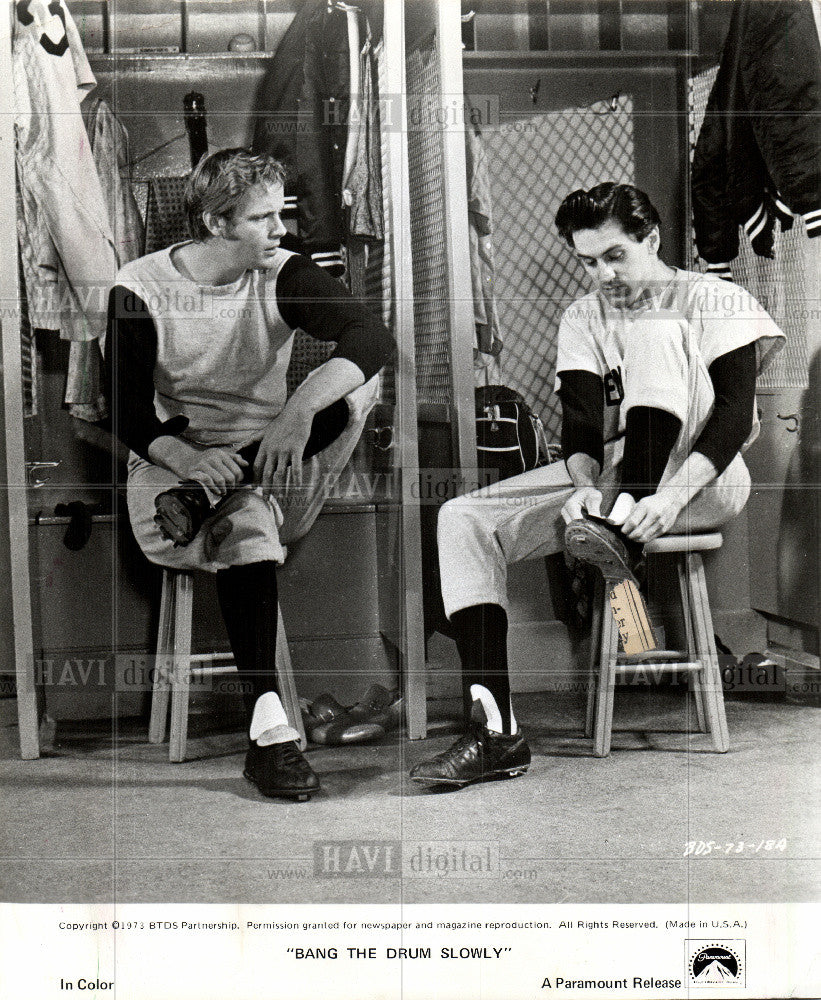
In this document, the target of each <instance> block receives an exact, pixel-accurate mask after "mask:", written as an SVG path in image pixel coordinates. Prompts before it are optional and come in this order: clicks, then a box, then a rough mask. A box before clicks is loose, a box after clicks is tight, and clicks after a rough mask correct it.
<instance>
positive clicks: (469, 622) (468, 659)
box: [451, 604, 512, 733]
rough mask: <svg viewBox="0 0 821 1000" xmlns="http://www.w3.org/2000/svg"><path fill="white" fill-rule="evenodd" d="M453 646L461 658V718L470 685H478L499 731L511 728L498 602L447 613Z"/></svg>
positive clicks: (468, 704)
mask: <svg viewBox="0 0 821 1000" xmlns="http://www.w3.org/2000/svg"><path fill="white" fill-rule="evenodd" d="M451 624H452V625H453V632H454V637H455V639H456V648H457V649H458V650H459V658H460V660H461V661H462V693H463V698H464V707H465V719H466V721H469V719H470V711H471V707H472V705H473V696H472V695H471V693H470V689H471V686H472V685H474V684H481V685H482V686H483V687H484V688H486V689H487V690H488V691H489V692H490V694H491V695H492V696H493V699H494V701H495V702H496V705H497V707H498V709H499V714H500V715H501V717H502V731H503V732H504V733H510V731H511V722H512V720H511V713H510V676H509V674H508V668H507V614H506V612H505V609H504V608H503V607H501V606H500V605H498V604H474V605H473V606H472V607H469V608H462V609H461V610H459V611H456V612H454V613H453V615H452V616H451Z"/></svg>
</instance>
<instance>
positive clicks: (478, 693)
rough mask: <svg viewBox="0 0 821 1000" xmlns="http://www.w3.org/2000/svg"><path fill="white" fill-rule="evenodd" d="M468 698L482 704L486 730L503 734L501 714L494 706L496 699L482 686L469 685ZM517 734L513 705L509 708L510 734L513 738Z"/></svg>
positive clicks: (497, 707) (496, 706)
mask: <svg viewBox="0 0 821 1000" xmlns="http://www.w3.org/2000/svg"><path fill="white" fill-rule="evenodd" d="M470 696H471V698H473V700H474V701H477V700H478V701H480V702H481V703H482V708H483V709H484V710H485V719H486V720H487V728H488V729H489V730H490V731H491V732H492V733H503V732H504V726H503V725H502V713H501V712H500V711H499V706H498V705H497V704H496V699H495V698H494V697H493V695H492V694H491V693H490V691H488V689H487V688H486V687H485V686H484V684H471V685H470ZM518 732H519V726H518V724H517V723H516V717H515V716H514V714H513V705H512V704H511V706H510V733H511V735H512V736H515V735H516V733H518Z"/></svg>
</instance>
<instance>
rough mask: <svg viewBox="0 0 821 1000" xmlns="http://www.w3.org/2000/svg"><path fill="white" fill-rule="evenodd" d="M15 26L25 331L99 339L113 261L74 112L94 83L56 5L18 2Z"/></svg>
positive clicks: (93, 171)
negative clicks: (28, 322) (26, 304)
mask: <svg viewBox="0 0 821 1000" xmlns="http://www.w3.org/2000/svg"><path fill="white" fill-rule="evenodd" d="M14 27H15V36H14V43H13V47H12V73H13V85H14V96H15V105H16V110H15V124H16V126H17V176H18V180H19V184H20V194H21V201H22V206H23V212H22V217H21V219H20V222H19V231H20V237H21V244H22V248H23V250H22V252H23V262H24V276H25V280H26V290H27V293H28V300H29V309H30V316H31V321H32V325H33V326H35V327H39V328H42V329H49V330H55V329H59V330H60V331H61V333H62V335H63V336H64V337H66V338H67V339H69V340H94V339H99V338H101V337H104V336H105V324H106V301H107V297H108V290H109V288H110V287H111V285H112V284H113V281H114V276H115V274H116V271H117V258H116V254H115V248H114V239H113V235H112V232H111V225H110V223H109V219H108V212H107V209H106V204H105V199H104V197H103V192H102V189H101V186H100V180H99V177H98V175H97V168H96V166H95V164H94V158H93V156H92V153H91V147H90V145H89V141H88V136H87V134H86V130H85V126H84V124H83V119H82V115H81V113H80V101H81V100H82V99H83V97H85V95H86V94H87V92H88V91H89V90H90V89H91V88H92V87H94V86H95V85H96V82H97V81H96V80H95V78H94V74H93V73H92V72H91V67H90V66H89V63H88V60H87V59H86V56H85V53H84V51H83V47H82V43H81V41H80V36H79V33H78V32H77V28H76V26H75V24H74V21H73V20H72V18H71V14H70V13H69V12H68V10H67V8H66V6H65V4H64V3H63V2H62V0H52V2H51V3H49V4H48V5H46V4H45V3H44V2H42V0H23V2H21V3H18V4H16V5H15V24H14Z"/></svg>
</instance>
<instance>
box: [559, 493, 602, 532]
mask: <svg viewBox="0 0 821 1000" xmlns="http://www.w3.org/2000/svg"><path fill="white" fill-rule="evenodd" d="M601 502H602V493H601V490H599V489H596V487H595V486H580V487H579V488H578V489H577V490H574V492H573V493H572V495H571V496H570V497H568V499H567V501H566V503H565V505H564V507H562V518H563V519H564V523H565V524H569V523H570V522H571V521H577V520H578V519H579V518H580V517H581V516H582V515H583V514H584V512H585V511H587V512H588V513H590V514H595V515H596V516H597V517H601Z"/></svg>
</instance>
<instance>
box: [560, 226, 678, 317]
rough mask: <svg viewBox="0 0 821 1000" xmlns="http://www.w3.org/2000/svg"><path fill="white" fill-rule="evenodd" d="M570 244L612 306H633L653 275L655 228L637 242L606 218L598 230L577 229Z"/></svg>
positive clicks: (654, 265) (655, 242) (655, 262)
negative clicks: (606, 220)
mask: <svg viewBox="0 0 821 1000" xmlns="http://www.w3.org/2000/svg"><path fill="white" fill-rule="evenodd" d="M573 245H574V247H575V250H576V256H577V257H578V258H579V260H580V261H581V263H582V265H583V266H584V269H585V271H587V273H588V275H589V276H590V277H591V278H592V280H593V282H594V284H595V286H596V288H597V289H599V291H601V293H602V294H603V295H604V296H605V298H607V299H608V301H610V302H611V303H612V304H613V305H614V306H620V307H624V306H629V305H632V303H634V302H635V301H636V299H637V298H638V297H639V295H640V294H641V292H643V291H644V289H645V288H647V287H648V285H649V284H650V283H651V282H652V281H653V279H654V277H655V274H656V267H657V265H658V230H657V229H654V230H653V231H652V232H651V233H650V234H649V235H648V236H646V237H645V238H644V239H643V240H641V241H639V240H637V239H635V238H634V237H632V236H629V235H628V234H627V233H626V232H625V231H624V230H623V229H622V227H621V226H620V225H619V223H618V222H614V221H609V222H606V223H605V224H604V225H603V226H600V227H599V228H598V229H580V230H578V232H575V233H574V234H573Z"/></svg>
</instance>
